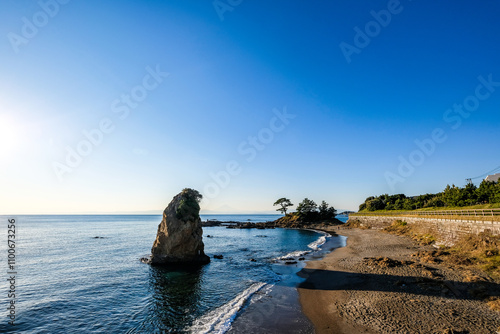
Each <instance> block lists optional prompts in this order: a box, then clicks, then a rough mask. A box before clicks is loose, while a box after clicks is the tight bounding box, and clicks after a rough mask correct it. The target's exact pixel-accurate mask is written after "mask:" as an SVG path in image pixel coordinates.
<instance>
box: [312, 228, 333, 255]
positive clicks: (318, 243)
mask: <svg viewBox="0 0 500 334" xmlns="http://www.w3.org/2000/svg"><path fill="white" fill-rule="evenodd" d="M312 231H314V232H317V233H321V234H323V235H322V236H321V237H319V238H318V239H317V240H316V241H313V242H311V243H310V244H309V245H307V247H309V248H311V249H313V250H315V251H317V250H319V249H320V247H321V246H323V245H324V244H325V242H326V238H327V237H328V236H330V234H328V233H326V232H323V231H316V230H312Z"/></svg>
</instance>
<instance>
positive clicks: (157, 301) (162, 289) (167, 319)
mask: <svg viewBox="0 0 500 334" xmlns="http://www.w3.org/2000/svg"><path fill="white" fill-rule="evenodd" d="M202 275H203V268H200V267H195V268H166V267H158V266H155V267H151V270H150V275H149V282H150V285H151V289H152V298H153V300H152V302H151V304H150V308H151V309H150V310H151V312H152V313H154V315H153V318H154V319H155V322H156V324H155V327H156V328H157V329H158V328H161V329H162V330H169V331H178V330H181V329H182V328H184V327H186V326H187V325H188V324H190V323H191V322H192V321H193V319H194V318H195V317H196V315H198V314H199V313H200V308H203V307H202V306H203V305H202V303H200V297H201V277H202Z"/></svg>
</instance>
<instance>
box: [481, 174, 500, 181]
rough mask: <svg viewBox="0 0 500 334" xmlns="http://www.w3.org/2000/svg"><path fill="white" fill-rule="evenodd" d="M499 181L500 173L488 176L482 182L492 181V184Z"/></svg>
mask: <svg viewBox="0 0 500 334" xmlns="http://www.w3.org/2000/svg"><path fill="white" fill-rule="evenodd" d="M499 179H500V173H496V174H493V175H488V176H487V177H486V178H485V179H484V180H485V181H493V182H498V180H499Z"/></svg>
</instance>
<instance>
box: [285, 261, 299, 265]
mask: <svg viewBox="0 0 500 334" xmlns="http://www.w3.org/2000/svg"><path fill="white" fill-rule="evenodd" d="M296 263H297V261H287V262H285V264H296Z"/></svg>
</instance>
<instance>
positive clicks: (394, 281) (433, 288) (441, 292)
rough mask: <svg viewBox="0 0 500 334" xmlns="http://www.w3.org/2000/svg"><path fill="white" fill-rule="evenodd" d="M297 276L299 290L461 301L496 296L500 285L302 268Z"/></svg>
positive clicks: (437, 278) (499, 294) (499, 291)
mask: <svg viewBox="0 0 500 334" xmlns="http://www.w3.org/2000/svg"><path fill="white" fill-rule="evenodd" d="M298 275H299V276H301V277H303V278H305V279H306V280H305V281H304V282H303V283H301V284H300V285H299V288H300V289H313V290H359V291H380V292H394V293H403V292H404V293H411V294H418V295H424V296H441V297H444V298H453V299H463V300H483V299H485V298H486V297H489V296H496V297H498V296H500V284H497V283H493V282H485V281H481V282H457V281H448V280H443V279H442V278H439V277H436V278H427V277H417V276H397V275H381V274H363V273H350V272H344V271H332V270H319V269H307V268H304V269H302V270H301V271H300V272H299V273H298Z"/></svg>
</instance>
